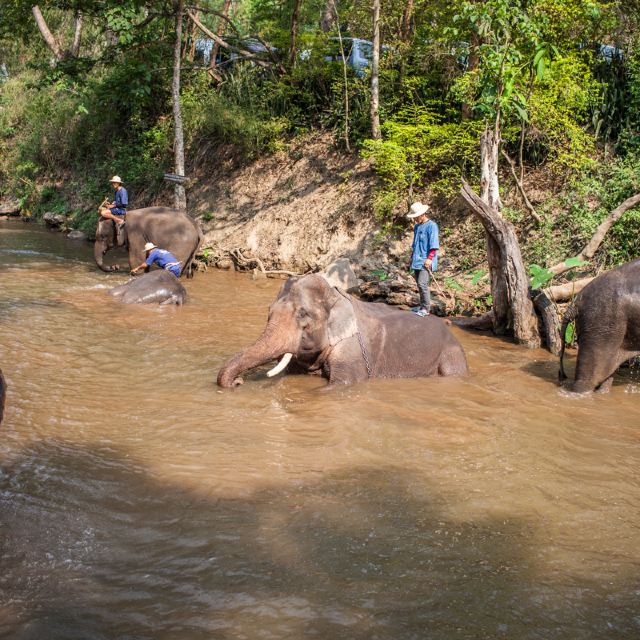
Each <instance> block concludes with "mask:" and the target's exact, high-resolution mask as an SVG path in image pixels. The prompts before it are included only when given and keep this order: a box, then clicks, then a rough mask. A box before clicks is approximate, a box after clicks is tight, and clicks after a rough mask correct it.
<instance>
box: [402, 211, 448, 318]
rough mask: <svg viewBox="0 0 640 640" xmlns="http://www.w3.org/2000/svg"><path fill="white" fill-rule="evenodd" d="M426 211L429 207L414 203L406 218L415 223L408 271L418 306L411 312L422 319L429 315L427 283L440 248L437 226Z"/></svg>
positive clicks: (435, 265) (434, 266)
mask: <svg viewBox="0 0 640 640" xmlns="http://www.w3.org/2000/svg"><path fill="white" fill-rule="evenodd" d="M428 211H429V205H427V204H422V202H414V203H413V204H412V205H411V208H410V209H409V213H407V218H409V220H413V221H414V222H415V225H414V227H413V243H412V245H411V262H410V263H409V270H410V271H413V277H414V278H415V279H416V284H417V285H418V291H419V293H420V306H419V307H417V308H416V309H414V310H413V312H414V313H415V314H417V315H419V316H422V317H424V316H428V315H429V314H430V313H431V311H430V309H431V297H430V294H429V282H430V280H431V276H432V272H433V271H435V270H436V269H437V268H438V249H439V248H440V241H439V238H438V225H437V224H436V223H435V222H434V221H433V220H430V219H429V217H428V216H427V212H428Z"/></svg>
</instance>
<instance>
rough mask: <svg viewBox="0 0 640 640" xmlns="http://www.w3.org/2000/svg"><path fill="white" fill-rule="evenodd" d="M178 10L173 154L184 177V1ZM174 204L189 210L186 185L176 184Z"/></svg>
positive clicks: (174, 65)
mask: <svg viewBox="0 0 640 640" xmlns="http://www.w3.org/2000/svg"><path fill="white" fill-rule="evenodd" d="M175 9H176V41H175V44H174V47H173V82H172V84H171V94H172V98H173V123H174V138H173V154H174V167H175V172H176V174H178V175H180V176H183V175H184V133H183V130H182V109H181V107H180V65H181V62H182V60H181V53H182V19H183V17H184V0H177V1H176V3H175ZM174 193H175V195H174V202H175V208H176V209H178V210H179V211H186V210H187V195H186V192H185V189H184V185H183V184H181V183H176V186H175V192H174Z"/></svg>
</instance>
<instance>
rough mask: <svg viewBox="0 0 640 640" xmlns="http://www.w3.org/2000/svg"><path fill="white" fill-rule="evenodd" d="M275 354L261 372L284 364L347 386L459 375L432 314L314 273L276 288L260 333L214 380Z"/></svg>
mask: <svg viewBox="0 0 640 640" xmlns="http://www.w3.org/2000/svg"><path fill="white" fill-rule="evenodd" d="M280 357H282V360H281V361H280V363H279V364H278V365H277V366H276V367H274V368H273V369H272V370H271V371H270V372H269V373H268V374H267V376H272V375H276V374H277V373H280V372H281V371H283V370H284V369H286V368H287V367H289V368H290V369H291V370H294V371H296V372H306V373H321V374H323V375H324V376H325V377H327V378H328V379H329V382H330V383H332V384H336V383H337V384H340V383H342V384H348V383H352V382H358V381H360V380H366V379H367V378H413V377H420V376H432V375H441V376H451V375H463V374H465V373H467V360H466V357H465V354H464V351H463V350H462V347H461V346H460V343H459V342H458V341H457V340H456V339H455V337H454V336H453V334H452V333H451V332H450V331H449V329H448V327H447V325H446V324H445V322H444V321H443V320H441V319H440V318H437V317H434V316H427V317H426V318H421V317H418V316H417V315H415V314H413V313H409V312H407V311H400V310H399V309H395V308H393V307H390V306H388V305H386V304H379V303H371V302H362V301H360V300H358V299H357V298H354V297H352V296H350V295H348V294H346V293H344V292H343V291H341V290H340V289H337V288H334V287H332V286H331V285H329V283H328V282H327V281H326V280H325V279H324V278H323V277H322V276H320V275H316V274H312V275H306V276H302V277H297V278H291V279H290V280H288V281H287V282H286V283H285V284H284V285H283V287H282V289H281V290H280V293H279V294H278V297H277V298H276V299H275V301H274V302H273V303H272V305H271V307H270V309H269V319H268V322H267V326H266V328H265V329H264V332H263V333H262V335H261V336H260V337H259V338H258V339H257V340H256V342H255V343H254V344H252V345H251V346H249V347H247V349H245V350H244V351H242V352H240V353H238V354H237V355H235V356H234V357H233V358H231V360H229V361H228V362H227V363H226V364H225V365H224V366H223V367H222V369H221V370H220V372H219V374H218V384H219V385H220V386H221V387H233V386H236V385H238V384H241V383H242V379H241V378H240V377H239V376H240V375H241V374H242V373H243V372H245V371H247V370H248V369H252V368H254V367H257V366H258V365H261V364H264V363H266V362H269V361H271V360H275V359H278V358H280Z"/></svg>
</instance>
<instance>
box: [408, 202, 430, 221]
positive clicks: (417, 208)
mask: <svg viewBox="0 0 640 640" xmlns="http://www.w3.org/2000/svg"><path fill="white" fill-rule="evenodd" d="M427 211H429V205H428V204H422V202H414V203H413V204H412V205H411V208H410V209H409V213H407V218H417V217H418V216H421V215H423V214H424V213H427Z"/></svg>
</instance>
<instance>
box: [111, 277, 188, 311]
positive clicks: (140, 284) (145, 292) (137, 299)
mask: <svg viewBox="0 0 640 640" xmlns="http://www.w3.org/2000/svg"><path fill="white" fill-rule="evenodd" d="M109 293H110V294H111V295H112V296H114V297H115V298H118V299H119V300H120V301H121V302H124V303H125V304H153V303H158V304H178V305H181V304H184V303H185V302H186V300H187V290H186V289H185V288H184V287H183V286H182V283H181V282H180V280H178V278H176V276H174V275H173V273H171V272H170V271H166V270H165V269H156V270H154V271H151V272H149V273H145V274H144V275H142V276H137V277H135V278H132V279H131V280H129V282H126V283H125V284H122V285H120V286H119V287H115V288H113V289H110V290H109Z"/></svg>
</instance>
